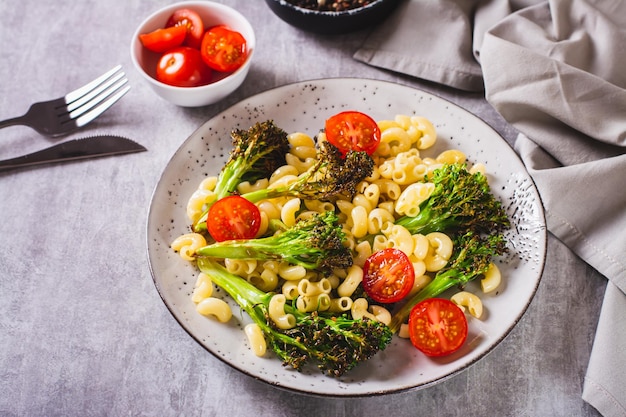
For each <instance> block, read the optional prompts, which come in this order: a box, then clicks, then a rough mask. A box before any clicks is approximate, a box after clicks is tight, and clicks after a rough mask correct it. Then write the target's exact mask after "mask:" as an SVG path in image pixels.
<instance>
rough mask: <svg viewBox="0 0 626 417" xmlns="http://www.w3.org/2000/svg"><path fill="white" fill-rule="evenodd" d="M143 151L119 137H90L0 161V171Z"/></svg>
mask: <svg viewBox="0 0 626 417" xmlns="http://www.w3.org/2000/svg"><path fill="white" fill-rule="evenodd" d="M145 150H147V149H146V148H144V147H143V146H141V145H140V144H138V143H137V142H134V141H132V140H130V139H127V138H124V137H121V136H114V135H99V136H90V137H86V138H82V139H73V140H69V141H66V142H63V143H59V144H57V145H53V146H51V147H49V148H46V149H43V150H41V151H37V152H33V153H30V154H27V155H22V156H18V157H16V158H11V159H6V160H4V161H0V171H7V170H10V169H15V168H21V167H28V166H33V165H42V164H50V163H57V162H65V161H75V160H80V159H87V158H96V157H102V156H112V155H123V154H127V153H134V152H143V151H145Z"/></svg>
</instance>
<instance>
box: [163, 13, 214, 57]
mask: <svg viewBox="0 0 626 417" xmlns="http://www.w3.org/2000/svg"><path fill="white" fill-rule="evenodd" d="M170 26H182V27H184V28H186V29H187V37H186V38H185V45H187V46H190V47H192V48H196V49H200V45H201V44H202V36H203V35H204V23H203V22H202V18H201V17H200V15H199V14H198V13H196V12H194V11H193V10H191V9H178V10H176V11H174V13H172V15H171V16H170V18H169V19H168V20H167V23H166V24H165V27H170Z"/></svg>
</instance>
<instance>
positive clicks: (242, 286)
mask: <svg viewBox="0 0 626 417" xmlns="http://www.w3.org/2000/svg"><path fill="white" fill-rule="evenodd" d="M197 264H198V267H199V268H200V270H201V271H202V272H204V273H205V274H207V275H209V276H210V277H211V280H212V282H213V283H215V284H216V285H217V286H219V287H220V288H222V289H223V290H224V291H226V292H227V293H228V294H229V295H230V296H231V297H232V298H233V299H234V300H235V301H236V302H237V304H238V305H239V306H240V307H241V308H242V309H243V310H244V311H245V312H246V313H247V314H248V315H249V316H250V318H251V319H252V321H253V322H254V323H256V324H257V325H258V326H259V327H260V328H261V330H262V332H263V334H264V336H265V339H266V342H267V345H268V346H269V347H270V348H271V350H272V351H274V352H275V353H276V355H277V356H278V357H279V358H280V359H281V360H282V362H283V364H284V365H288V366H291V367H292V368H294V369H296V370H301V369H302V367H303V366H304V365H305V364H306V363H309V362H310V361H315V362H317V363H318V367H319V369H321V370H322V372H324V373H326V374H328V375H329V376H335V377H339V376H341V375H343V374H344V373H345V372H346V371H348V370H350V369H352V368H354V367H355V366H356V365H358V364H359V363H361V362H364V361H366V360H368V359H370V358H371V357H372V356H374V355H375V354H376V353H377V352H378V351H380V350H383V349H385V348H386V347H387V345H388V344H389V342H390V341H391V338H392V333H391V331H390V330H389V328H388V327H387V326H386V325H385V324H383V323H380V322H378V321H374V320H368V319H362V320H353V319H351V318H350V317H348V316H346V315H340V316H337V317H330V316H324V315H322V314H321V313H317V312H313V313H301V312H300V311H299V310H297V309H295V308H293V307H291V306H290V305H286V306H285V310H286V312H287V313H290V314H293V315H294V317H295V319H296V320H295V322H296V325H295V327H294V328H292V329H288V330H282V329H279V328H278V327H277V326H276V325H275V324H274V322H273V321H272V320H271V319H270V317H269V313H268V310H269V303H270V300H271V298H272V296H273V295H274V294H273V293H266V292H263V291H261V290H259V289H258V288H256V287H255V286H254V285H252V284H250V283H249V282H248V281H246V280H245V279H243V278H241V277H239V276H237V275H234V274H231V273H230V272H228V271H227V270H226V269H225V268H224V267H223V266H222V265H220V264H218V263H217V262H215V261H214V260H211V259H210V258H198V260H197Z"/></svg>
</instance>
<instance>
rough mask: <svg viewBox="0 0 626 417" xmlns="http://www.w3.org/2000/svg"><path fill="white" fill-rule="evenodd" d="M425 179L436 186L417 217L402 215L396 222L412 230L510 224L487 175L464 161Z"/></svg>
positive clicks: (489, 229) (494, 228)
mask: <svg viewBox="0 0 626 417" xmlns="http://www.w3.org/2000/svg"><path fill="white" fill-rule="evenodd" d="M424 182H432V183H433V184H434V185H435V188H434V190H433V192H432V193H431V195H430V197H428V199H426V200H425V201H423V202H422V203H421V204H420V206H419V208H420V211H419V213H418V214H417V215H416V216H413V217H411V216H403V217H401V218H399V219H398V220H397V221H396V224H398V225H401V226H404V227H405V228H406V229H408V230H409V231H410V232H411V233H413V234H415V233H421V234H428V233H430V232H451V233H453V234H454V232H460V233H463V232H465V231H467V230H472V231H474V232H476V233H493V232H498V231H501V230H503V229H504V228H507V227H509V225H510V222H509V219H508V217H507V215H506V213H505V211H504V208H503V207H502V204H501V203H500V201H498V200H497V199H496V198H495V196H494V195H493V194H492V193H491V190H490V187H489V183H488V182H487V177H485V176H484V175H483V174H481V173H480V172H476V173H470V172H469V171H468V170H467V168H466V166H465V165H464V164H458V163H456V164H446V165H443V166H442V167H441V168H438V169H436V170H435V171H434V172H433V174H432V176H427V177H426V178H425V179H424Z"/></svg>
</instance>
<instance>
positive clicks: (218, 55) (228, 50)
mask: <svg viewBox="0 0 626 417" xmlns="http://www.w3.org/2000/svg"><path fill="white" fill-rule="evenodd" d="M200 51H201V52H202V59H204V62H205V63H206V64H207V65H208V66H209V67H211V68H213V69H214V70H216V71H221V72H232V71H235V70H236V69H238V68H239V67H241V66H242V65H243V63H244V62H245V61H246V58H247V57H248V46H247V42H246V39H245V38H244V37H243V35H242V34H241V33H239V32H236V31H234V30H231V29H229V28H228V27H226V26H223V25H220V26H214V27H212V28H211V29H209V30H207V31H206V33H205V34H204V38H202V46H201V47H200Z"/></svg>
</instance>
